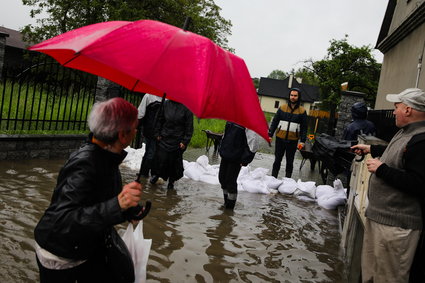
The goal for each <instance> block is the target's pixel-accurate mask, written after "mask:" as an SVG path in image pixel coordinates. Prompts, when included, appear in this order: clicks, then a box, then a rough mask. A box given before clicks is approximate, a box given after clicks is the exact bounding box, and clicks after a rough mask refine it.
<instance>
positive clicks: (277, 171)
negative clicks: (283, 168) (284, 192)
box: [272, 169, 279, 179]
mask: <svg viewBox="0 0 425 283" xmlns="http://www.w3.org/2000/svg"><path fill="white" fill-rule="evenodd" d="M278 174H279V170H276V169H273V170H272V176H273V177H275V178H276V179H277V175H278Z"/></svg>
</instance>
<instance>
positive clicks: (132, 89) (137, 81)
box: [131, 80, 139, 91]
mask: <svg viewBox="0 0 425 283" xmlns="http://www.w3.org/2000/svg"><path fill="white" fill-rule="evenodd" d="M138 83H139V80H136V82H135V83H134V86H133V87H132V88H131V91H134V89H135V88H136V86H137V84H138Z"/></svg>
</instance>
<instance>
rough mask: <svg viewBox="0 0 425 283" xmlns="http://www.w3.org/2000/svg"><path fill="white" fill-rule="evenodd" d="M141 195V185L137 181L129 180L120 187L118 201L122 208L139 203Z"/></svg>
mask: <svg viewBox="0 0 425 283" xmlns="http://www.w3.org/2000/svg"><path fill="white" fill-rule="evenodd" d="M141 196H142V185H141V184H140V183H138V182H131V183H129V184H127V185H125V186H124V187H123V188H122V191H121V193H120V194H119V195H118V203H119V205H120V207H121V209H122V210H126V209H128V208H130V207H133V206H136V205H138V204H139V201H140V198H141Z"/></svg>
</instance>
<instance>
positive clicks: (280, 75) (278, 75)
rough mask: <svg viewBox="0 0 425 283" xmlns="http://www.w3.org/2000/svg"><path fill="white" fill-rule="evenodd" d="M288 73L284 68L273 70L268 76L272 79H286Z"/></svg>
mask: <svg viewBox="0 0 425 283" xmlns="http://www.w3.org/2000/svg"><path fill="white" fill-rule="evenodd" d="M288 76H289V75H288V73H286V72H284V71H282V70H273V71H272V72H271V73H270V74H269V75H268V76H267V77H268V78H270V79H276V80H284V79H286V78H287V77H288Z"/></svg>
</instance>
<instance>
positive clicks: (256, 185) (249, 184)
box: [242, 178, 270, 194]
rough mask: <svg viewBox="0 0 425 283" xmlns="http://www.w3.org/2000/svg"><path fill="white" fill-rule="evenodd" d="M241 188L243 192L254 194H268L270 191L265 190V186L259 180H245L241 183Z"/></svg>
mask: <svg viewBox="0 0 425 283" xmlns="http://www.w3.org/2000/svg"><path fill="white" fill-rule="evenodd" d="M242 187H243V189H244V191H247V192H250V193H254V194H270V191H269V190H268V189H267V185H266V184H265V183H264V182H263V181H262V180H259V179H251V178H248V179H245V180H243V181H242Z"/></svg>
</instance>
